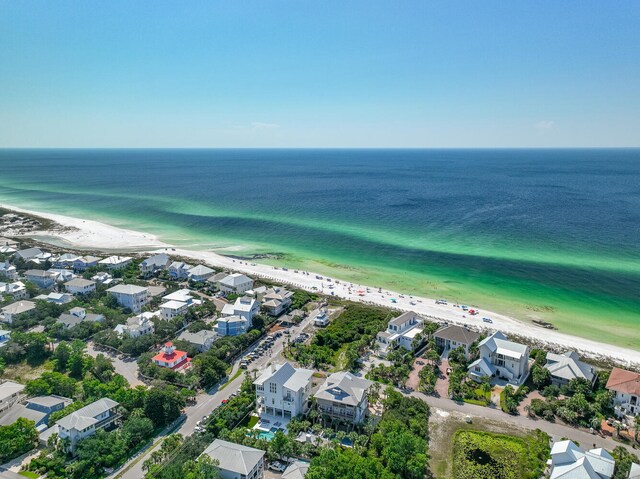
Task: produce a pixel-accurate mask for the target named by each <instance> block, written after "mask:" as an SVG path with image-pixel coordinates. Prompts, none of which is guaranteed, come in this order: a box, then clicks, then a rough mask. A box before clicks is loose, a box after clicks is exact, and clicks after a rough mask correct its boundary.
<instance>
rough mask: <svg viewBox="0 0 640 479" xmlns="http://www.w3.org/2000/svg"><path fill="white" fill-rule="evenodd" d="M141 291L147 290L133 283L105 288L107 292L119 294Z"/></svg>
mask: <svg viewBox="0 0 640 479" xmlns="http://www.w3.org/2000/svg"><path fill="white" fill-rule="evenodd" d="M143 291H148V290H147V288H145V287H143V286H136V285H135V284H119V285H117V286H114V287H112V288H109V289H108V290H107V292H108V293H120V294H137V293H142V292H143Z"/></svg>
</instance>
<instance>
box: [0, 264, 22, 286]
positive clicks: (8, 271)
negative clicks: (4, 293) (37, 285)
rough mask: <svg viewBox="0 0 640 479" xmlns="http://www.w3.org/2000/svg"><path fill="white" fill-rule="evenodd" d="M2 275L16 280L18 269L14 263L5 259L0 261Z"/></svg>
mask: <svg viewBox="0 0 640 479" xmlns="http://www.w3.org/2000/svg"><path fill="white" fill-rule="evenodd" d="M2 276H4V277H5V278H7V279H9V280H12V281H14V280H16V279H18V269H17V268H16V267H15V266H14V265H12V264H11V263H9V260H5V261H4V262H2V263H0V277H2Z"/></svg>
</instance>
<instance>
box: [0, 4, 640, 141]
mask: <svg viewBox="0 0 640 479" xmlns="http://www.w3.org/2000/svg"><path fill="white" fill-rule="evenodd" d="M639 25H640V2H639V1H637V0H633V1H616V2H613V3H611V2H607V1H602V0H600V1H587V0H580V1H558V0H552V1H545V0H536V1H529V2H521V1H504V0H500V1H486V0H483V1H478V0H473V1H468V2H451V1H430V0H429V1H427V0H419V1H408V0H407V1H398V0H390V1H376V0H366V1H351V0H337V1H331V0H329V1H325V0H322V1H320V0H313V1H311V0H308V1H302V0H289V1H279V0H229V1H202V2H200V1H182V0H176V1H171V2H167V1H158V0H153V1H148V2H144V1H130V0H127V1H113V0H109V1H87V0H82V1H73V2H70V1H63V0H56V1H51V0H46V1H38V2H36V1H27V0H25V1H23V0H20V1H13V0H0V147H13V146H21V147H48V146H52V147H146V146H153V147H261V146H265V147H272V146H273V147H358V146H362V147H476V146H477V147H492V146H498V147H501V146H505V147H510V146H515V147H519V146H523V147H525V146H534V147H535V146H541V147H546V146H640V30H639V28H640V27H639Z"/></svg>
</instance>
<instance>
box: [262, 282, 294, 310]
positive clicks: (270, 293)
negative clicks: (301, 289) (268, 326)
mask: <svg viewBox="0 0 640 479" xmlns="http://www.w3.org/2000/svg"><path fill="white" fill-rule="evenodd" d="M292 297H293V293H292V292H291V291H287V290H286V289H284V288H280V287H274V288H270V289H268V290H267V291H266V293H265V294H264V296H263V297H262V307H263V308H264V309H265V310H266V311H267V314H269V315H271V316H280V315H281V314H282V313H284V312H285V311H286V310H287V308H289V306H291V302H292V299H291V298H292Z"/></svg>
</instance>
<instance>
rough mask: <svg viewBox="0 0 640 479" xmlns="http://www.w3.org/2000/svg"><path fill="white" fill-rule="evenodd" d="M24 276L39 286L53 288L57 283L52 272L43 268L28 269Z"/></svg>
mask: <svg viewBox="0 0 640 479" xmlns="http://www.w3.org/2000/svg"><path fill="white" fill-rule="evenodd" d="M24 277H25V279H26V280H27V281H29V282H30V283H33V284H35V285H36V286H37V287H39V288H45V289H46V288H51V287H52V286H53V285H54V284H55V283H56V280H55V279H54V277H53V275H52V274H50V273H49V272H47V271H44V270H41V269H30V270H27V271H25V272H24Z"/></svg>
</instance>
